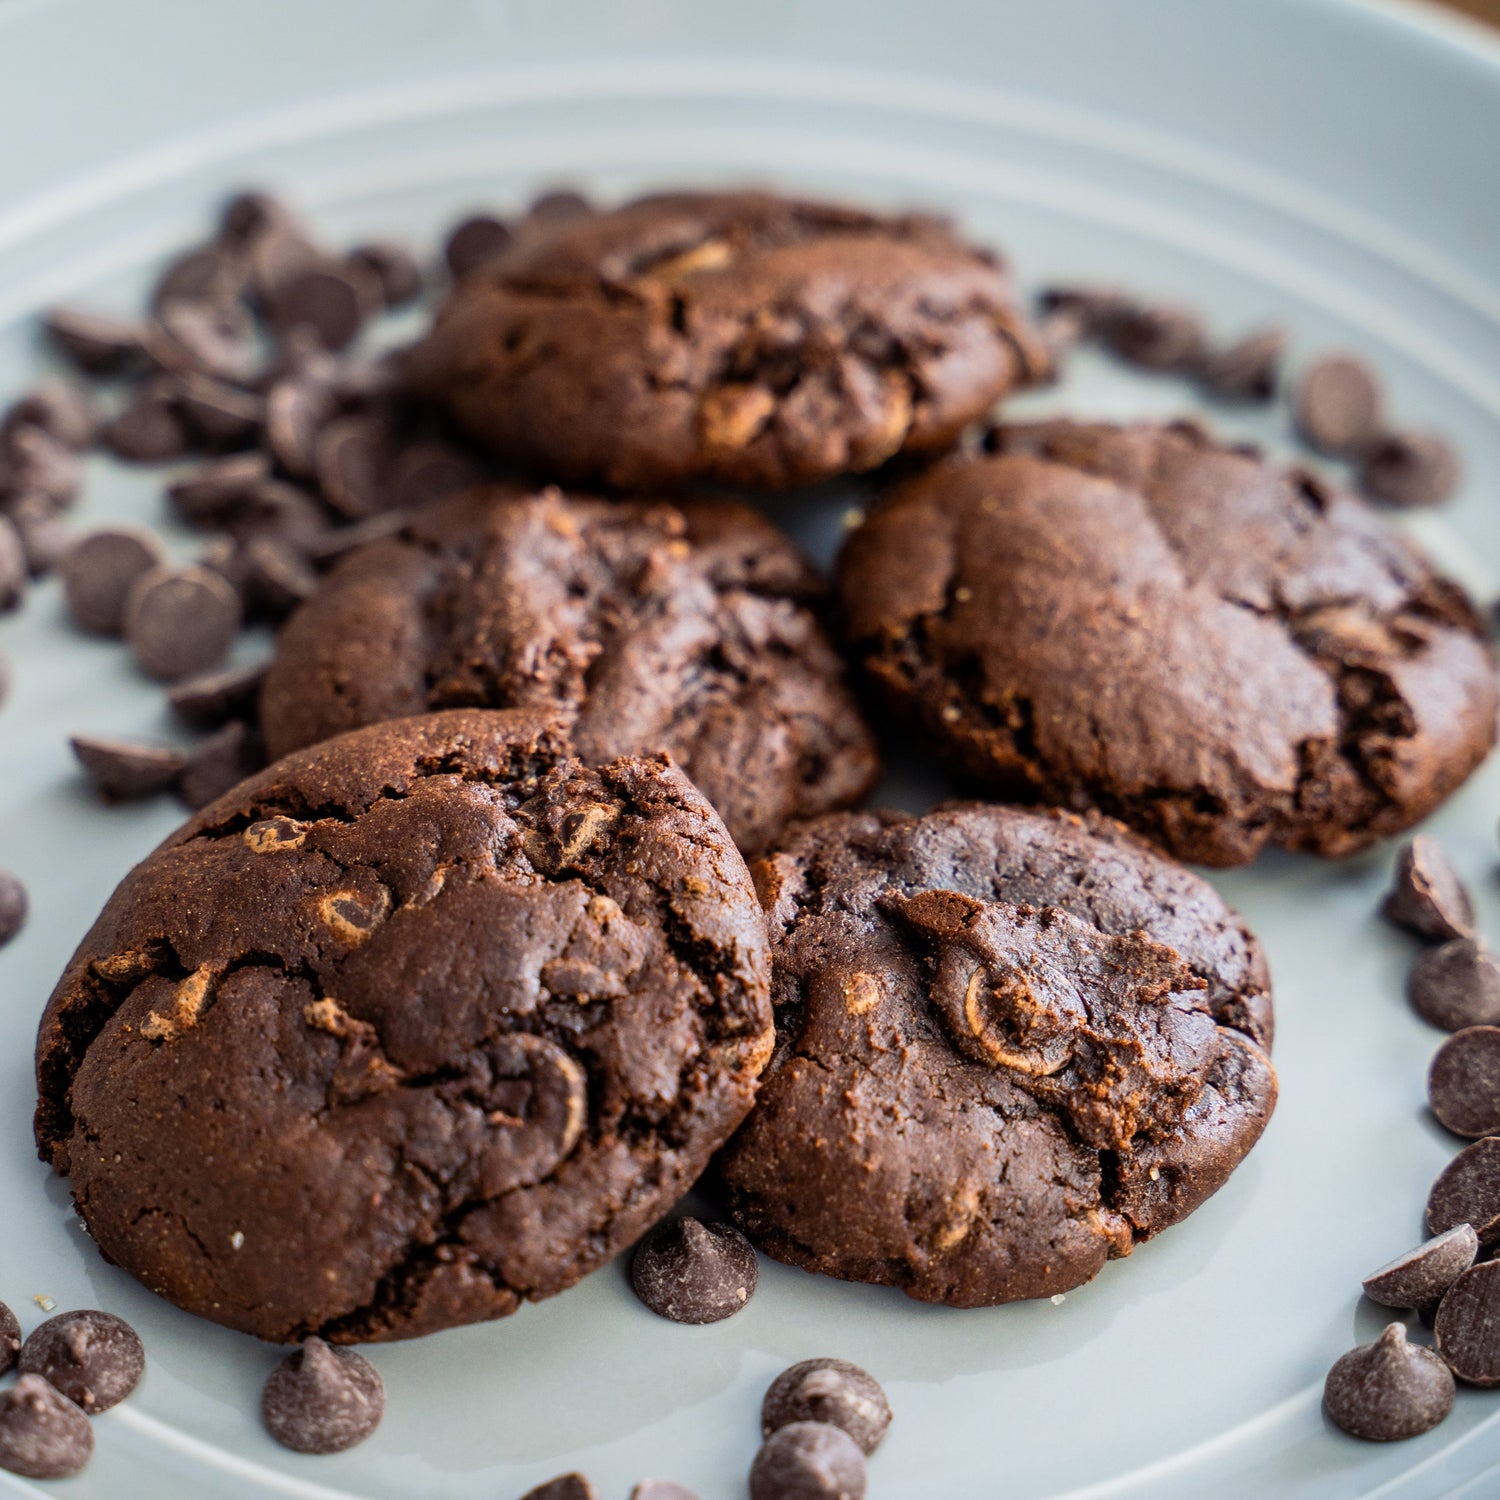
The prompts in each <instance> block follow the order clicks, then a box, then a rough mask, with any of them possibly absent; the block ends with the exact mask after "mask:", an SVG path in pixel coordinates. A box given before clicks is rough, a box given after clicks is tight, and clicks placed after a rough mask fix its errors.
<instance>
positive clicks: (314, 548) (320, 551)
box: [306, 510, 411, 563]
mask: <svg viewBox="0 0 1500 1500" xmlns="http://www.w3.org/2000/svg"><path fill="white" fill-rule="evenodd" d="M410 523H411V513H410V512H409V511H404V510H388V511H385V512H383V513H382V514H380V515H378V516H367V517H366V518H365V519H364V520H362V521H356V522H355V523H354V524H353V525H352V526H338V527H333V528H331V529H330V530H328V531H327V532H325V533H324V534H323V536H322V537H320V538H319V539H318V540H317V541H316V542H314V543H313V544H312V545H311V546H310V547H308V548H307V549H306V551H307V555H308V557H310V558H311V559H312V560H313V561H314V562H317V563H329V562H332V561H334V560H335V559H337V558H340V557H342V556H343V555H344V554H345V553H346V552H352V551H354V549H355V548H356V547H364V546H368V544H369V543H371V542H378V541H381V540H383V539H384V538H385V537H388V536H395V535H396V533H397V532H399V531H400V530H402V528H403V527H405V526H408V525H410Z"/></svg>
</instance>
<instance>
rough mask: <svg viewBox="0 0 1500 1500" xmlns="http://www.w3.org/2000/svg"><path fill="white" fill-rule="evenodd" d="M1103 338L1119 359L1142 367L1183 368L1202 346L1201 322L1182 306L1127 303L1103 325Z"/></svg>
mask: <svg viewBox="0 0 1500 1500" xmlns="http://www.w3.org/2000/svg"><path fill="white" fill-rule="evenodd" d="M1104 338H1105V342H1106V343H1107V344H1108V345H1109V347H1110V348H1111V349H1113V350H1114V352H1115V353H1116V354H1118V355H1119V356H1120V358H1121V359H1123V360H1126V361H1127V362H1128V363H1130V364H1133V365H1139V366H1140V367H1141V368H1142V369H1143V370H1185V369H1188V368H1189V367H1190V366H1193V365H1195V364H1196V363H1197V361H1198V359H1199V356H1200V354H1201V353H1202V350H1203V325H1202V324H1201V323H1200V322H1199V321H1198V318H1197V316H1196V315H1195V314H1193V313H1192V312H1190V311H1189V310H1188V309H1187V308H1184V307H1169V306H1165V305H1163V306H1146V307H1130V308H1126V309H1125V310H1124V311H1122V312H1120V313H1118V314H1116V316H1114V317H1113V318H1111V319H1110V320H1109V322H1108V323H1107V324H1106V326H1105V329H1104Z"/></svg>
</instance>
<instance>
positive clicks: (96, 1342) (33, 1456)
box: [0, 1302, 146, 1479]
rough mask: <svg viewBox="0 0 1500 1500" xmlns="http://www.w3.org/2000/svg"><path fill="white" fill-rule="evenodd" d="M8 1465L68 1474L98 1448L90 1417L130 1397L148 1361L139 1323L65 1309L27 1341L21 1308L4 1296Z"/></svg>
mask: <svg viewBox="0 0 1500 1500" xmlns="http://www.w3.org/2000/svg"><path fill="white" fill-rule="evenodd" d="M12 1368H14V1369H15V1370H16V1372H17V1379H16V1381H15V1383H14V1384H13V1385H11V1386H9V1387H8V1388H6V1389H4V1390H0V1469H7V1470H9V1471H10V1472H11V1473H12V1474H20V1475H22V1476H24V1477H25V1478H27V1479H67V1478H69V1477H70V1476H71V1475H74V1474H77V1473H80V1472H81V1471H82V1470H83V1469H84V1467H85V1466H86V1465H87V1464H88V1461H89V1459H90V1458H91V1457H92V1455H93V1452H94V1429H93V1428H92V1427H91V1426H90V1425H89V1418H90V1417H93V1416H97V1415H98V1414H99V1413H100V1412H102V1411H108V1410H109V1408H110V1407H112V1406H115V1405H117V1404H118V1403H119V1402H121V1401H123V1400H124V1399H125V1398H126V1397H127V1396H128V1395H129V1394H130V1393H131V1392H132V1391H133V1390H134V1389H135V1388H136V1385H137V1384H138V1383H139V1381H140V1378H141V1375H142V1374H143V1373H144V1371H145V1368H146V1356H145V1351H144V1350H143V1349H142V1348H141V1341H140V1339H139V1338H138V1337H137V1336H136V1332H135V1330H134V1329H133V1328H132V1327H131V1326H130V1325H129V1324H128V1323H126V1322H125V1321H124V1320H123V1319H121V1318H117V1317H115V1316H114V1315H113V1314H112V1313H106V1312H98V1311H96V1310H93V1309H86V1310H82V1311H78V1312H66V1313H59V1314H58V1315H57V1316H56V1317H55V1318H48V1319H47V1321H46V1322H45V1323H42V1324H40V1325H39V1326H38V1327H36V1328H34V1329H33V1330H32V1332H31V1334H30V1335H29V1336H28V1337H27V1339H26V1340H25V1342H24V1343H23V1342H22V1340H21V1325H20V1322H19V1321H18V1320H17V1318H16V1315H15V1313H13V1312H12V1311H11V1310H10V1308H9V1307H7V1306H6V1305H5V1304H4V1303H3V1302H0V1375H3V1374H5V1373H6V1372H7V1371H9V1370H10V1369H12Z"/></svg>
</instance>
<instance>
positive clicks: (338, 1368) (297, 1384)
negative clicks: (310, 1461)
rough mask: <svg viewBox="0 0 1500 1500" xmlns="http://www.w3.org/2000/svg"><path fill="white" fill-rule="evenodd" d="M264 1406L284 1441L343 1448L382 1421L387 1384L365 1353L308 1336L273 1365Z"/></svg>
mask: <svg viewBox="0 0 1500 1500" xmlns="http://www.w3.org/2000/svg"><path fill="white" fill-rule="evenodd" d="M260 1409H261V1417H262V1419H263V1420H264V1422H265V1424H266V1431H267V1432H269V1433H270V1434H271V1436H272V1437H273V1438H275V1439H276V1441H277V1442H278V1443H280V1444H281V1445H282V1447H284V1448H291V1449H293V1450H294V1451H295V1452H297V1453H342V1452H343V1451H344V1449H346V1448H352V1447H354V1445H355V1444H356V1443H362V1442H364V1440H365V1439H366V1438H367V1437H369V1435H370V1434H371V1433H372V1432H374V1431H375V1429H376V1428H377V1427H378V1426H379V1425H380V1418H381V1416H382V1415H383V1414H384V1412H385V1384H384V1382H383V1381H382V1380H381V1378H380V1373H379V1371H377V1370H376V1368H375V1366H374V1365H372V1364H371V1363H370V1361H369V1360H367V1359H366V1358H365V1357H364V1355H362V1354H356V1353H355V1352H354V1351H353V1350H352V1349H333V1348H330V1347H329V1346H328V1345H327V1344H325V1343H324V1342H323V1340H322V1339H320V1338H316V1337H315V1338H309V1339H308V1340H307V1342H306V1343H304V1344H303V1345H302V1347H301V1348H300V1349H298V1350H296V1351H295V1352H294V1353H292V1354H289V1355H287V1357H286V1358H285V1359H284V1360H282V1362H281V1363H280V1364H279V1365H277V1366H276V1368H275V1369H274V1370H272V1371H271V1373H270V1375H269V1377H268V1378H267V1380H266V1388H265V1391H264V1393H263V1395H262V1396H261V1404H260Z"/></svg>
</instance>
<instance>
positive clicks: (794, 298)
mask: <svg viewBox="0 0 1500 1500" xmlns="http://www.w3.org/2000/svg"><path fill="white" fill-rule="evenodd" d="M1046 366H1047V358H1046V354H1045V352H1044V349H1043V346H1042V341H1041V338H1040V336H1039V335H1038V334H1037V333H1036V332H1035V331H1034V330H1033V329H1032V328H1031V327H1030V326H1029V325H1028V323H1027V321H1026V319H1025V316H1024V315H1023V314H1022V312H1021V311H1020V310H1019V308H1018V307H1017V304H1016V302H1015V300H1014V297H1013V294H1012V290H1011V285H1010V279H1009V277H1008V276H1007V274H1006V272H1005V269H1004V267H1003V265H1002V264H1001V262H1000V261H999V260H997V259H996V258H995V257H994V256H993V255H990V254H988V253H986V252H983V251H979V250H975V249H973V248H972V247H970V246H968V245H965V244H964V243H963V242H962V241H960V240H959V239H957V238H956V237H955V236H954V235H953V233H952V232H951V231H950V230H949V229H948V228H947V227H946V226H945V225H944V224H942V223H940V222H938V221H937V220H934V219H930V218H924V217H920V216H909V217H904V218H881V217H877V216H876V215H873V214H869V213H864V212H861V211H860V210H857V209H852V208H845V207H841V206H837V205H832V204H824V203H809V202H797V201H793V200H790V199H785V198H778V197H774V196H771V195H768V194H763V193H722V194H712V193H711V194H692V193H681V194H673V195H669V196H663V197H656V198H643V199H641V200H639V201H637V202H635V203H630V204H627V205H626V206H625V207H623V208H620V209H617V210H616V211H614V212H613V213H601V214H587V215H575V216H573V217H571V218H567V219H543V220H533V221H531V223H530V226H529V228H527V227H525V226H523V227H522V228H520V229H518V231H517V234H516V238H515V241H514V243H512V244H510V245H508V246H507V247H506V248H504V249H503V250H501V251H500V253H499V254H498V255H496V256H495V257H494V258H493V259H490V260H488V261H486V263H485V264H484V265H483V266H482V267H481V268H479V269H478V270H476V271H474V272H473V273H472V274H470V275H468V276H467V277H466V278H465V279H464V280H463V281H462V282H461V283H460V284H459V286H458V288H457V290H456V291H455V293H454V295H453V298H452V300H451V301H450V302H449V304H448V306H447V308H446V309H445V310H444V311H443V313H442V314H441V315H440V317H439V319H438V323H437V326H436V328H435V330H434V331H433V332H432V334H431V335H430V336H429V337H428V338H427V340H426V342H425V343H423V344H422V345H420V346H419V347H418V348H417V349H416V351H415V352H414V354H413V357H412V359H411V360H410V363H409V367H408V372H409V377H410V379H411V381H412V383H413V384H414V386H415V387H416V388H417V389H418V390H419V391H421V392H424V393H426V394H427V395H429V396H431V397H434V398H436V399H437V400H439V401H441V402H442V403H443V404H444V405H446V407H447V408H448V410H449V411H451V412H452V414H453V415H454V417H455V418H457V420H458V421H459V422H460V423H461V424H462V425H463V426H464V427H465V428H467V429H468V430H469V432H470V433H472V434H473V436H474V437H475V438H477V439H478V440H479V441H480V442H482V443H485V444H487V445H488V446H489V447H491V448H493V449H495V450H496V451H497V452H499V453H501V454H503V455H506V456H509V457H513V458H518V459H521V460H523V461H526V462H530V463H535V464H538V465H540V466H542V467H543V468H544V469H545V470H546V471H547V472H548V473H554V474H557V475H559V476H560V477H562V478H565V479H573V480H586V481H602V482H604V483H606V484H610V485H617V486H621V487H624V488H641V489H649V488H652V487H653V486H657V485H666V484H675V483H679V482H682V481H685V480H690V479H702V478H712V479H716V480H721V481H725V482H728V483H732V484H748V485H755V486H764V487H768V488H782V487H784V486H787V485H792V484H799V483H805V482H809V481H813V480H818V479H825V478H828V477H829V476H831V475H834V474H839V473H844V472H847V471H851V470H853V471H857V470H864V469H873V468H875V467H876V466H877V465H879V464H881V463H884V462H885V460H886V459H888V458H891V457H893V456H894V455H896V454H897V453H916V452H931V451H935V450H941V449H943V448H946V447H948V446H949V445H950V444H951V443H952V442H953V440H954V439H955V438H956V437H957V436H958V434H959V433H960V432H961V431H962V430H963V429H964V428H965V427H966V426H968V425H969V423H970V422H972V421H974V420H975V419H976V418H978V417H979V416H981V415H982V414H983V413H984V412H985V411H986V410H988V408H989V407H990V406H991V405H992V404H993V403H994V402H995V401H996V400H997V399H998V398H999V397H1001V396H1003V395H1005V394H1006V392H1007V391H1009V390H1011V389H1012V388H1013V387H1015V386H1017V385H1019V384H1022V383H1024V382H1026V381H1028V380H1030V379H1033V378H1036V377H1039V376H1040V375H1041V374H1042V373H1043V372H1044V371H1045V369H1046Z"/></svg>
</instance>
